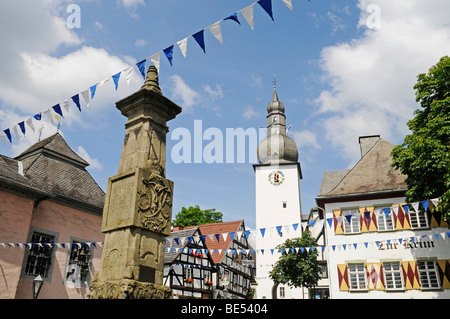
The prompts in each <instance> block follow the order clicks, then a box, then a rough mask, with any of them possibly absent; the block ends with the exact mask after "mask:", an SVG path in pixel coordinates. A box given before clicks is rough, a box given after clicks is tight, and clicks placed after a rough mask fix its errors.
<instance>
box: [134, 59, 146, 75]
mask: <svg viewBox="0 0 450 319" xmlns="http://www.w3.org/2000/svg"><path fill="white" fill-rule="evenodd" d="M146 61H147V60H146V59H144V60H142V61H141V62H138V63H137V64H136V66H137V68H138V69H139V71H140V72H141V74H142V77H143V78H144V80H145V62H146Z"/></svg>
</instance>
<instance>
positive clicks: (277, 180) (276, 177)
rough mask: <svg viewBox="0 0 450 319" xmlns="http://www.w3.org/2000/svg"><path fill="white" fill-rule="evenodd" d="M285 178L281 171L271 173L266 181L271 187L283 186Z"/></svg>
mask: <svg viewBox="0 0 450 319" xmlns="http://www.w3.org/2000/svg"><path fill="white" fill-rule="evenodd" d="M284 179H285V176H284V174H283V172H282V171H273V172H272V173H270V174H269V177H268V180H269V183H270V184H272V185H273V186H279V185H281V184H283V182H284Z"/></svg>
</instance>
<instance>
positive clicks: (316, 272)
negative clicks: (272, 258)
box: [269, 231, 322, 289]
mask: <svg viewBox="0 0 450 319" xmlns="http://www.w3.org/2000/svg"><path fill="white" fill-rule="evenodd" d="M297 247H299V248H301V247H314V248H313V249H311V250H309V251H307V249H304V250H303V252H302V251H301V250H299V251H298V253H292V252H291V248H297ZM316 247H317V241H316V239H315V238H313V237H311V233H310V232H309V231H305V232H303V234H302V237H301V238H294V239H287V240H286V241H285V242H284V243H283V244H281V245H279V246H277V248H278V249H280V248H281V249H283V248H284V249H285V252H284V253H283V254H282V256H281V257H280V259H278V261H277V262H276V264H275V266H274V268H273V269H272V270H271V271H270V273H269V276H270V278H271V279H272V280H273V281H274V282H276V283H280V284H284V285H289V286H290V287H295V288H298V287H307V288H308V289H311V288H314V287H315V286H317V282H318V281H319V278H320V273H321V270H322V269H321V267H320V265H319V262H318V261H317V256H318V254H319V252H318V250H317V248H316Z"/></svg>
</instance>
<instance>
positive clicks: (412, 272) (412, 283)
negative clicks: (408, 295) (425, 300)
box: [402, 261, 420, 290]
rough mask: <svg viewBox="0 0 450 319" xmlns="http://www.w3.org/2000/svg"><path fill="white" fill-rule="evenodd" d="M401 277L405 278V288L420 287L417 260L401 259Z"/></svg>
mask: <svg viewBox="0 0 450 319" xmlns="http://www.w3.org/2000/svg"><path fill="white" fill-rule="evenodd" d="M402 268H403V278H404V279H405V289H406V290H411V289H420V278H419V270H418V269H417V262H415V261H402Z"/></svg>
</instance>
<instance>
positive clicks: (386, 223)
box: [377, 211, 395, 231]
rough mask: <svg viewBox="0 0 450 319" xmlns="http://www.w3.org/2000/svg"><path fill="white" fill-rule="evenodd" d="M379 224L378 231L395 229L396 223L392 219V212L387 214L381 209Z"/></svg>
mask: <svg viewBox="0 0 450 319" xmlns="http://www.w3.org/2000/svg"><path fill="white" fill-rule="evenodd" d="M377 224H378V231H388V230H394V229H395V228H394V223H393V220H392V214H388V216H386V214H385V213H384V212H383V211H380V214H379V215H378V218H377Z"/></svg>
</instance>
